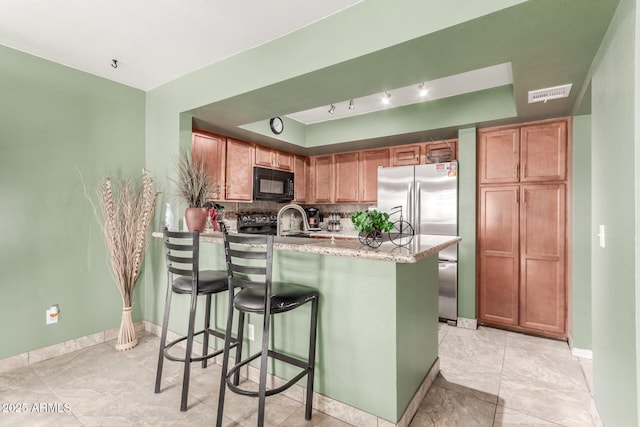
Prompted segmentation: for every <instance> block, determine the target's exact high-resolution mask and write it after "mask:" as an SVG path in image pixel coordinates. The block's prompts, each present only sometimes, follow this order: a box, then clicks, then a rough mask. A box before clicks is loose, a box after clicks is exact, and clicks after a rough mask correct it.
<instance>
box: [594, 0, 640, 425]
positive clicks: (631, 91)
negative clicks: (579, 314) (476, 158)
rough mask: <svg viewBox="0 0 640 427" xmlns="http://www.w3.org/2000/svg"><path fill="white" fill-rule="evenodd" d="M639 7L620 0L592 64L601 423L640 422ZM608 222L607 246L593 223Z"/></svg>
mask: <svg viewBox="0 0 640 427" xmlns="http://www.w3.org/2000/svg"><path fill="white" fill-rule="evenodd" d="M637 31H638V10H637V8H636V1H635V0H622V1H621V2H620V5H619V6H618V10H617V11H616V14H615V16H614V18H613V20H612V22H611V25H610V27H609V30H608V32H607V35H606V37H605V39H604V41H603V44H602V46H601V50H600V51H599V52H598V56H597V58H596V60H595V62H594V72H593V76H592V80H591V84H592V141H591V142H592V148H591V158H592V164H591V167H592V180H591V183H592V186H593V189H592V195H591V196H592V200H591V210H592V224H591V236H592V237H591V238H592V240H591V244H592V253H591V275H592V283H593V287H592V294H593V298H592V301H593V306H592V307H593V332H592V334H593V383H594V397H595V402H596V405H597V408H598V410H599V413H600V416H601V417H602V419H603V421H604V424H605V425H609V426H636V425H638V421H639V418H638V397H639V396H638V360H637V355H638V331H637V327H638V295H637V293H638V292H637V291H638V285H637V281H638V271H637V261H638V254H637V242H638V225H639V224H638V221H639V220H640V216H639V215H638V197H639V196H640V191H639V188H638V182H637V173H638V172H637V171H638V168H639V166H640V163H639V162H638V153H637V148H636V147H637V138H638V122H639V121H640V118H638V109H637V107H636V106H637V105H638V104H637V102H638V95H637V91H638V80H639V76H640V71H639V69H638V65H637V61H638V59H639V58H640V56H639V55H638V44H637V43H638V35H637ZM600 224H602V225H604V226H605V227H606V247H605V248H601V247H600V246H599V242H598V237H597V236H596V234H597V233H598V231H597V230H598V226H599V225H600Z"/></svg>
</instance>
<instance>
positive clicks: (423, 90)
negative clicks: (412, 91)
mask: <svg viewBox="0 0 640 427" xmlns="http://www.w3.org/2000/svg"><path fill="white" fill-rule="evenodd" d="M418 91H419V92H418V93H419V94H420V96H421V97H425V96H427V95H428V94H429V89H427V86H426V85H425V84H424V83H422V84H420V85H418Z"/></svg>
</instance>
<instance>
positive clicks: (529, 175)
mask: <svg viewBox="0 0 640 427" xmlns="http://www.w3.org/2000/svg"><path fill="white" fill-rule="evenodd" d="M520 140H521V143H520V156H521V158H522V160H521V165H520V169H521V171H520V181H522V182H540V181H564V180H565V179H566V177H567V122H566V121H558V122H549V123H541V124H535V125H529V126H523V127H522V128H521V130H520Z"/></svg>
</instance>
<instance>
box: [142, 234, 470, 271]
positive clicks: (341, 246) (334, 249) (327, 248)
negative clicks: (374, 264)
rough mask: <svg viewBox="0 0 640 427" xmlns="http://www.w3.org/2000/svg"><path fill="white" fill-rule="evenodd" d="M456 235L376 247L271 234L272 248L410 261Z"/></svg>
mask: <svg viewBox="0 0 640 427" xmlns="http://www.w3.org/2000/svg"><path fill="white" fill-rule="evenodd" d="M153 236H154V237H162V233H160V232H155V233H153ZM200 238H201V240H202V241H203V242H209V243H222V233H220V232H207V233H203V234H201V235H200ZM461 240H462V239H461V238H460V237H459V236H436V235H431V234H419V235H416V236H414V238H413V240H412V241H411V242H410V243H409V244H408V245H407V246H401V247H399V246H396V245H394V244H393V243H392V242H390V241H386V242H383V243H382V245H381V246H380V247H377V248H370V247H369V246H367V245H364V244H362V243H360V241H359V240H358V239H340V240H335V239H330V238H327V239H310V238H305V237H274V248H275V249H277V250H285V251H294V252H304V253H313V254H318V255H332V256H340V257H351V258H361V259H371V260H379V261H389V262H396V263H403V264H404V263H414V262H416V261H418V260H420V259H422V258H426V257H429V256H431V255H433V254H437V253H438V252H439V251H441V250H442V249H444V248H446V247H449V246H451V245H454V244H456V243H458V242H460V241H461Z"/></svg>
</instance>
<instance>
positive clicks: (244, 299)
mask: <svg viewBox="0 0 640 427" xmlns="http://www.w3.org/2000/svg"><path fill="white" fill-rule="evenodd" d="M313 298H318V291H316V290H315V289H313V288H309V287H307V286H300V285H296V284H293V283H283V282H272V283H271V314H277V313H284V312H286V311H289V310H293V309H294V308H297V307H299V306H300V305H302V304H304V303H306V302H308V301H310V300H311V299H313ZM233 305H234V307H235V308H236V310H241V311H244V312H247V313H259V314H262V313H264V292H263V291H260V290H257V289H243V290H241V291H240V292H238V293H237V294H236V296H235V298H234V299H233Z"/></svg>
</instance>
